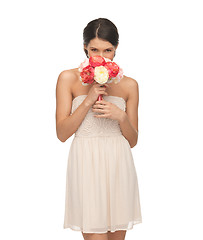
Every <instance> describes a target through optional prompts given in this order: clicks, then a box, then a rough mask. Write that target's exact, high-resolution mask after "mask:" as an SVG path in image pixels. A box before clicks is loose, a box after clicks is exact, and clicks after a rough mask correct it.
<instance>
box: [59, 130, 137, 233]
mask: <svg viewBox="0 0 203 240" xmlns="http://www.w3.org/2000/svg"><path fill="white" fill-rule="evenodd" d="M141 222H142V216H141V207H140V198H139V189H138V179H137V174H136V169H135V165H134V159H133V156H132V152H131V148H130V145H129V143H128V141H127V140H126V138H125V137H124V136H123V135H117V136H106V137H105V136H102V137H101V136H99V137H98V136H97V137H80V136H75V137H74V139H73V141H72V143H71V146H70V150H69V155H68V164H67V174H66V197H65V216H64V228H70V229H72V230H76V231H81V232H83V233H106V232H107V231H111V232H115V231H117V230H129V229H132V228H133V226H134V225H135V224H138V223H141Z"/></svg>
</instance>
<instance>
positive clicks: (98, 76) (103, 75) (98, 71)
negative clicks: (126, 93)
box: [94, 66, 109, 84]
mask: <svg viewBox="0 0 203 240" xmlns="http://www.w3.org/2000/svg"><path fill="white" fill-rule="evenodd" d="M94 79H95V81H96V82H98V83H99V84H104V83H106V82H107V81H108V79H109V73H108V70H107V69H106V68H105V67H104V66H98V67H95V69H94Z"/></svg>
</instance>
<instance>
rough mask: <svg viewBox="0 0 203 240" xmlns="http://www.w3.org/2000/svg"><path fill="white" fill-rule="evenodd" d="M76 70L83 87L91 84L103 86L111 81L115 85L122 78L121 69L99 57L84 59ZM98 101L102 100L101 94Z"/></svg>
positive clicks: (108, 60) (106, 59)
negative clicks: (95, 83)
mask: <svg viewBox="0 0 203 240" xmlns="http://www.w3.org/2000/svg"><path fill="white" fill-rule="evenodd" d="M78 70H79V72H80V81H81V82H82V84H83V85H89V84H92V83H93V82H97V83H99V84H105V83H111V82H112V81H114V83H115V84H117V83H118V82H120V80H121V79H122V78H123V70H122V68H120V67H119V65H118V64H116V63H115V62H113V61H111V60H110V59H108V58H105V57H101V56H92V57H90V58H89V59H85V61H84V62H82V63H81V64H80V66H79V69H78ZM99 100H102V94H100V95H99V97H98V101H99Z"/></svg>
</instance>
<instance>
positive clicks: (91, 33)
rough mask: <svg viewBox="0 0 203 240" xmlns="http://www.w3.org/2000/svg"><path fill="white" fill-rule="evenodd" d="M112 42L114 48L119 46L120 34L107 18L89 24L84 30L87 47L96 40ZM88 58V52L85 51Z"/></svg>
mask: <svg viewBox="0 0 203 240" xmlns="http://www.w3.org/2000/svg"><path fill="white" fill-rule="evenodd" d="M96 37H97V38H100V39H102V40H105V41H108V42H110V43H111V44H112V45H113V46H114V47H116V46H117V45H118V42H119V34H118V30H117V27H116V26H115V25H114V23H112V22H111V21H110V20H108V19H107V18H97V19H95V20H92V21H91V22H89V23H88V24H87V26H86V27H85V28H84V30H83V44H85V45H86V46H87V45H88V44H89V42H90V41H91V40H92V39H94V38H96ZM84 51H85V54H86V56H87V57H88V51H87V50H86V49H84Z"/></svg>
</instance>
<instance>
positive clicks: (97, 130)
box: [71, 95, 126, 137]
mask: <svg viewBox="0 0 203 240" xmlns="http://www.w3.org/2000/svg"><path fill="white" fill-rule="evenodd" d="M86 97H87V95H79V96H77V97H76V98H74V99H73V101H72V109H71V114H72V113H73V112H74V111H75V110H76V109H77V108H78V106H79V105H80V104H81V103H82V102H83V101H84V99H85V98H86ZM103 98H104V100H105V101H108V102H111V103H113V104H115V105H116V106H117V107H119V108H120V109H121V110H123V111H125V109H126V102H125V100H124V99H123V98H122V97H117V96H106V95H103ZM97 114H100V113H98V112H93V111H92V107H91V108H90V109H89V111H88V112H87V114H86V116H85V118H84V119H83V121H82V123H81V124H80V126H79V128H78V129H77V131H76V132H75V136H78V137H96V136H117V135H122V132H121V129H120V125H119V122H118V121H117V120H113V119H110V118H96V117H94V115H97Z"/></svg>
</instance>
